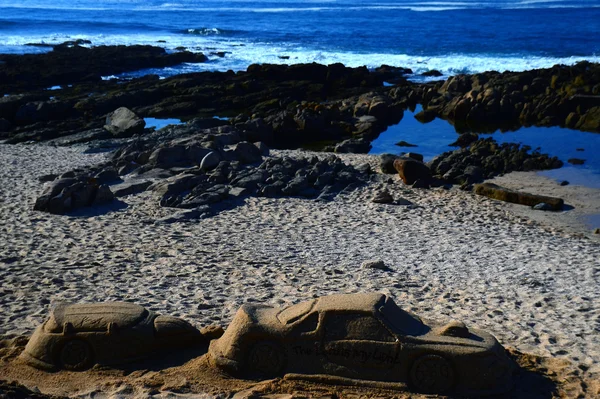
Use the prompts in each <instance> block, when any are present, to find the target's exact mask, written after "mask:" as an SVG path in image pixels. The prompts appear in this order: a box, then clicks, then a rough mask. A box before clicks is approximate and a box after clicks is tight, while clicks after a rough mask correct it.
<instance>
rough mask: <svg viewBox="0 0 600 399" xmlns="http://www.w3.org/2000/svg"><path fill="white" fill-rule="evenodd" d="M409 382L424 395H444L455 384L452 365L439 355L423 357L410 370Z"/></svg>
mask: <svg viewBox="0 0 600 399" xmlns="http://www.w3.org/2000/svg"><path fill="white" fill-rule="evenodd" d="M410 382H411V383H412V385H413V386H414V387H415V388H416V389H417V390H419V391H421V392H424V393H446V392H449V391H451V390H452V388H453V387H454V384H455V373H454V367H453V366H452V364H451V363H450V362H449V361H448V360H447V359H446V358H444V357H442V356H440V355H431V354H430V355H423V356H421V357H419V358H417V360H415V362H414V363H413V365H412V367H411V369H410Z"/></svg>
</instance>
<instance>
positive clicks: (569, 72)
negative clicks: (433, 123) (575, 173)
mask: <svg viewBox="0 0 600 399" xmlns="http://www.w3.org/2000/svg"><path fill="white" fill-rule="evenodd" d="M422 114H423V116H422V117H423V118H424V115H428V117H427V119H429V118H431V117H440V118H443V119H447V120H449V121H451V122H452V123H453V124H454V125H455V126H456V128H457V130H458V131H459V132H462V131H478V132H487V131H490V132H491V131H494V130H496V129H498V128H501V129H517V128H519V127H521V126H530V125H536V126H562V127H569V128H573V129H580V130H585V131H591V132H600V65H598V64H592V63H589V62H585V61H584V62H580V63H578V64H576V65H574V66H564V65H556V66H554V67H552V68H548V69H538V70H533V71H527V72H504V73H498V72H485V73H481V74H476V75H456V76H453V77H451V78H449V79H448V80H446V81H445V82H444V83H438V84H436V85H435V86H433V87H431V88H430V89H429V90H428V92H427V95H426V96H424V97H423V112H422Z"/></svg>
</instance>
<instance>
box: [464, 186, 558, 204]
mask: <svg viewBox="0 0 600 399" xmlns="http://www.w3.org/2000/svg"><path fill="white" fill-rule="evenodd" d="M474 191H475V193H476V194H478V195H483V196H486V197H489V198H492V199H497V200H500V201H506V202H511V203H514V204H521V205H527V206H531V207H535V206H536V205H538V204H541V203H545V204H547V205H548V206H549V208H548V209H552V210H553V211H560V210H561V209H562V207H563V205H564V201H563V200H562V198H556V197H547V196H545V195H537V194H529V193H524V192H519V191H513V190H509V189H507V188H504V187H501V186H498V185H496V184H493V183H482V184H476V185H475V187H474Z"/></svg>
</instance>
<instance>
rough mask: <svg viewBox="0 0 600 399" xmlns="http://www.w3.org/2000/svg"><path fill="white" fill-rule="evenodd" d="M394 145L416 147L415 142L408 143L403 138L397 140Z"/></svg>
mask: <svg viewBox="0 0 600 399" xmlns="http://www.w3.org/2000/svg"><path fill="white" fill-rule="evenodd" d="M395 145H397V146H398V147H418V146H417V145H416V144H410V143H407V142H406V141H404V140H401V141H399V142H397V143H396V144H395Z"/></svg>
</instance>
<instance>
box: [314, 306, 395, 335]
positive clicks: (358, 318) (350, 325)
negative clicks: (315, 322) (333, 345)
mask: <svg viewBox="0 0 600 399" xmlns="http://www.w3.org/2000/svg"><path fill="white" fill-rule="evenodd" d="M325 340H326V341H339V340H358V341H380V342H395V341H396V337H394V336H393V335H392V334H391V333H390V332H389V331H388V330H387V329H386V328H385V327H384V326H383V325H382V324H381V323H380V322H379V320H377V319H376V318H374V317H373V316H369V315H365V314H343V313H342V314H330V315H328V316H327V318H326V321H325Z"/></svg>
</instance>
